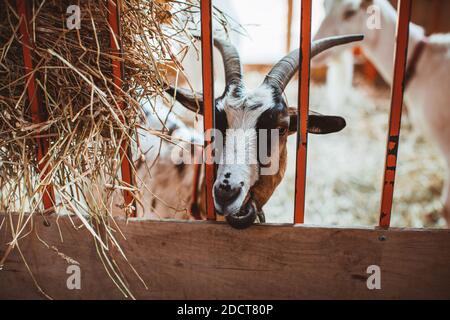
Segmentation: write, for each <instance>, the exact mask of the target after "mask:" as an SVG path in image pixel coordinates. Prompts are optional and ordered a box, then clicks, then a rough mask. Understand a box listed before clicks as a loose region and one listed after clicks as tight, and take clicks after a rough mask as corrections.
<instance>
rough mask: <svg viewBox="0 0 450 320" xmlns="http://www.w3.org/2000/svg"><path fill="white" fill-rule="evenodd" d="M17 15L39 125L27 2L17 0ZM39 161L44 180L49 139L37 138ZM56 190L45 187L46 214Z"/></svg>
mask: <svg viewBox="0 0 450 320" xmlns="http://www.w3.org/2000/svg"><path fill="white" fill-rule="evenodd" d="M16 6H17V13H18V14H19V18H20V25H19V32H20V34H21V36H22V39H21V41H22V54H23V62H24V66H25V73H26V76H25V78H26V85H27V95H28V100H29V102H30V106H31V108H30V109H31V120H32V122H33V123H34V124H39V123H41V122H43V121H44V113H45V110H44V107H43V105H42V101H41V99H40V96H39V91H38V87H37V84H36V77H35V74H34V71H33V70H34V68H33V60H32V57H31V50H32V49H33V48H34V44H33V43H32V39H31V37H30V33H29V27H30V26H29V24H28V23H29V21H31V17H30V13H29V10H28V8H27V1H26V0H17V2H16ZM36 140H37V148H36V154H37V161H38V169H39V172H40V174H41V175H42V176H41V180H44V179H45V177H46V176H47V175H48V173H49V171H50V170H51V168H50V167H49V166H48V165H47V163H46V162H45V161H42V160H43V159H44V158H45V156H46V155H47V152H48V148H49V138H46V137H37V138H36ZM54 199H55V195H54V190H53V186H52V185H47V186H45V187H44V190H43V195H42V202H43V204H44V212H45V213H46V214H49V213H52V212H53V205H54Z"/></svg>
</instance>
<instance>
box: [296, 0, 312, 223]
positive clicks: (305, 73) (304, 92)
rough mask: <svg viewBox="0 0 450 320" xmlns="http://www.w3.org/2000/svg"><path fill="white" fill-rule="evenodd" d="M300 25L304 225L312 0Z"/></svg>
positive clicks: (299, 191) (299, 182)
mask: <svg viewBox="0 0 450 320" xmlns="http://www.w3.org/2000/svg"><path fill="white" fill-rule="evenodd" d="M300 25H301V26H300V28H301V29H300V77H299V81H298V92H299V93H298V114H299V117H298V119H299V120H298V122H299V126H297V128H298V130H297V168H296V173H295V203H294V212H295V216H294V223H303V222H304V221H305V192H306V158H307V144H308V130H307V129H308V113H309V70H310V60H311V0H302V9H301V23H300Z"/></svg>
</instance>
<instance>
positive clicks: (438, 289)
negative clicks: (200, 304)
mask: <svg viewBox="0 0 450 320" xmlns="http://www.w3.org/2000/svg"><path fill="white" fill-rule="evenodd" d="M3 218H4V216H0V225H1V223H2V220H3ZM33 219H34V220H33V222H34V223H33V232H31V233H30V235H28V236H27V237H26V238H24V239H22V240H20V248H21V250H22V253H23V255H24V256H25V257H26V259H27V262H28V265H29V266H30V268H31V270H32V271H33V273H34V275H35V277H36V280H37V281H38V283H39V285H40V286H41V287H42V289H43V290H44V291H45V292H46V293H47V294H48V295H50V296H51V297H53V298H59V299H62V298H64V299H79V298H83V299H107V298H108V299H111V298H123V296H122V295H121V293H120V292H119V290H118V289H117V288H116V287H115V286H114V285H113V283H112V281H111V280H110V279H109V278H108V276H107V275H106V273H105V271H104V268H103V266H102V264H101V263H100V262H99V259H98V257H97V253H96V251H95V248H94V246H93V241H92V237H91V236H90V235H89V234H88V232H87V231H86V230H85V229H81V230H75V229H74V228H73V227H72V225H71V223H70V222H69V220H68V219H67V218H63V217H60V218H59V222H58V224H59V227H60V229H61V233H62V235H63V236H64V242H61V240H60V236H59V230H58V226H57V224H56V223H55V221H56V220H55V219H56V218H54V217H50V218H47V219H48V221H49V222H50V226H48V227H47V226H44V224H43V218H42V217H38V216H36V217H34V218H33ZM117 221H118V225H119V226H120V228H121V229H122V231H123V232H124V235H125V237H126V238H127V241H124V240H122V241H120V243H121V245H122V247H123V248H124V250H125V252H126V254H127V256H128V258H129V260H130V262H131V263H132V264H133V266H134V267H135V268H136V270H137V271H138V272H139V273H140V275H141V276H142V277H143V279H144V280H145V281H146V283H147V284H148V286H149V290H145V288H144V286H143V285H142V284H141V283H140V282H139V281H138V279H137V278H136V277H135V276H134V275H133V273H132V272H128V271H129V268H128V267H127V265H126V264H124V262H123V261H121V259H119V258H118V255H117V253H116V254H115V255H114V256H115V259H116V261H117V263H118V264H119V265H121V266H122V271H123V274H124V275H125V277H126V279H127V282H128V283H129V284H130V286H131V288H132V291H133V293H134V295H135V297H136V298H142V299H315V298H321V299H399V298H406V299H416V298H429V299H431V298H433V299H444V298H445V299H449V298H450V230H406V229H405V230H400V229H389V230H384V229H342V228H316V227H307V226H300V225H299V226H296V227H292V226H287V225H285V226H268V225H264V226H253V227H251V228H249V229H246V230H235V229H233V228H231V227H229V226H228V225H226V224H223V223H218V222H207V221H205V222H158V221H148V220H147V221H143V220H139V219H130V220H129V222H128V224H127V223H126V222H125V221H123V220H117ZM8 223H9V222H6V221H5V222H4V223H3V227H2V229H1V231H0V260H1V258H2V257H3V256H4V254H5V250H6V246H5V243H6V242H8V241H9V240H10V238H9V237H8V235H9V231H7V230H6V229H7V228H8ZM75 223H76V224H79V222H78V221H77V220H75ZM27 230H28V229H27ZM36 235H39V238H40V239H42V240H43V241H45V242H46V243H47V244H48V245H49V246H50V247H51V248H52V247H53V249H48V248H47V247H46V246H45V245H44V244H43V242H41V241H39V240H38V239H37V236H36ZM55 249H57V250H58V252H60V253H63V254H65V255H66V256H69V257H71V258H73V259H75V260H77V261H78V262H79V263H80V268H81V290H68V289H67V287H66V281H67V277H68V276H69V275H68V274H66V269H67V267H68V263H67V261H66V260H64V259H63V258H62V257H61V255H58V254H57V251H56V250H55ZM370 265H378V266H380V268H381V290H368V289H367V285H366V279H367V277H368V274H367V273H366V270H367V267H368V266H370ZM0 288H1V290H0V299H14V298H25V299H31V298H42V297H43V296H42V294H40V293H39V292H38V291H37V289H36V287H35V286H34V284H33V281H32V279H31V278H30V276H29V274H28V273H27V271H26V268H25V266H24V264H23V263H22V260H21V258H20V255H19V253H18V251H17V250H13V251H12V252H11V254H10V255H9V256H8V258H7V259H6V262H5V264H4V267H3V270H2V271H0Z"/></svg>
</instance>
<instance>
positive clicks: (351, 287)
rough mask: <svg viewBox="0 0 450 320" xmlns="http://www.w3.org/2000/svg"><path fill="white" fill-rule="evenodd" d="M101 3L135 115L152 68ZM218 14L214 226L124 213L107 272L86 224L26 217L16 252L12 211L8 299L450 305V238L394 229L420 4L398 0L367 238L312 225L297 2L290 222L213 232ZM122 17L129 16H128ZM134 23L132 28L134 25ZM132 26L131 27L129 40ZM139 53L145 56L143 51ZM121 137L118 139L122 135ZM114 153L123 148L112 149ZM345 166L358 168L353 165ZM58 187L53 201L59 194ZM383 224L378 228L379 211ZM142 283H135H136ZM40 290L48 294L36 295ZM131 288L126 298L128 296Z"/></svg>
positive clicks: (205, 55) (207, 144) (119, 91)
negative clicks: (379, 169)
mask: <svg viewBox="0 0 450 320" xmlns="http://www.w3.org/2000/svg"><path fill="white" fill-rule="evenodd" d="M0 1H1V0H0ZM105 1H108V5H107V6H108V8H109V15H108V20H109V25H110V26H111V30H109V32H110V33H109V36H110V42H109V44H103V46H106V47H108V48H109V49H111V48H112V49H113V52H112V54H109V53H107V54H105V56H106V57H108V58H110V57H111V56H112V59H110V60H111V61H110V62H109V60H108V62H105V63H104V64H105V65H106V67H110V63H111V64H112V68H108V71H109V72H111V71H112V72H113V77H111V76H110V78H111V79H113V81H112V82H113V84H114V90H113V91H114V97H113V100H114V101H115V102H116V104H115V105H114V106H120V108H119V109H121V108H125V107H126V106H130V107H131V106H133V105H132V104H127V103H125V99H124V98H125V94H124V93H125V92H127V90H126V89H124V88H127V86H128V85H130V83H131V81H132V80H130V83H127V80H128V79H133V77H130V74H129V72H130V73H133V72H135V74H134V76H136V77H139V71H140V70H139V69H140V68H145V63H144V62H145V59H144V58H143V61H144V62H142V63H140V64H136V65H133V67H130V66H129V65H128V64H127V63H124V61H125V62H127V61H128V63H129V64H133V59H129V60H126V59H127V55H126V53H124V52H122V50H125V52H127V51H126V50H127V49H129V48H128V46H127V45H125V43H127V44H128V42H129V41H124V44H122V40H123V39H121V38H122V37H125V36H128V35H130V29H131V30H133V28H132V27H131V26H130V25H127V24H124V25H123V26H122V27H123V29H122V30H128V32H127V33H125V32H124V34H123V35H121V32H120V25H119V23H118V22H119V20H120V3H122V4H124V3H128V2H126V1H121V0H114V1H113V0H105ZM25 2H26V1H25V0H17V5H18V9H19V10H18V11H19V12H20V14H21V20H20V21H21V23H20V32H21V34H22V38H23V39H22V43H23V52H24V60H25V67H26V70H27V71H28V73H27V85H28V88H27V89H28V90H27V92H28V96H29V99H30V102H31V103H32V105H33V109H32V110H33V121H34V122H37V121H41V120H42V119H41V118H40V116H41V113H40V110H39V103H38V100H37V99H38V95H37V94H36V91H37V88H36V85H35V84H34V81H35V79H34V74H33V73H32V72H31V70H32V69H33V68H32V67H33V66H32V65H31V58H30V54H31V51H32V50H31V48H32V44H31V43H29V42H27V41H29V35H28V33H27V30H26V23H25V21H29V19H27V15H26V12H25V9H24V8H25ZM99 3H101V4H106V2H99ZM142 3H145V4H148V3H147V2H142ZM152 3H153V2H152ZM154 3H155V4H156V3H163V4H167V1H165V0H161V1H156V0H155V2H154ZM133 4H134V5H131V7H133V8H132V9H131V10H129V12H134V13H136V12H137V11H138V10H133V9H135V8H134V7H135V6H136V7H139V6H140V5H141V2H139V1H136V2H133ZM212 4H213V0H201V2H200V10H201V13H200V15H201V23H200V24H201V40H202V43H201V50H202V52H201V65H202V78H203V102H204V105H203V120H204V130H205V136H204V148H203V150H204V151H203V152H204V154H203V158H204V160H205V166H204V169H205V180H204V182H205V183H204V184H205V188H206V190H205V191H206V215H207V217H206V218H207V220H208V221H194V220H190V221H173V220H158V221H156V220H150V219H146V218H142V217H136V218H135V217H133V215H134V212H130V213H127V214H126V217H125V215H123V214H122V215H123V216H120V217H117V216H116V217H111V216H108V218H109V219H110V220H107V222H108V223H106V224H105V228H104V230H103V231H104V233H105V234H116V235H118V236H117V241H116V240H115V239H116V237H114V242H113V241H110V242H107V243H106V242H105V243H106V244H107V245H102V249H101V250H102V253H103V255H104V257H105V256H106V255H108V257H111V259H108V260H107V261H106V262H105V261H103V258H104V257H103V258H102V257H100V259H99V256H98V254H97V250H98V247H96V246H99V245H100V243H99V241H98V239H96V240H95V239H94V237H93V236H92V234H91V233H90V230H89V227H90V225H89V224H84V226H83V224H82V223H80V220H82V219H83V217H81V218H80V217H73V216H68V217H62V216H56V215H55V214H54V215H51V216H45V217H42V216H41V215H40V214H35V213H31V214H30V215H29V216H32V218H33V219H32V220H31V217H30V220H31V221H32V223H31V226H30V227H29V229H30V231H29V232H28V229H27V230H26V232H27V236H21V235H20V234H19V235H20V239H16V240H17V241H16V242H14V244H15V245H16V246H17V250H11V247H12V245H11V243H12V240H11V238H10V237H9V235H8V234H7V231H10V232H11V233H12V234H14V235H16V234H17V233H16V230H15V229H16V225H15V223H16V224H17V225H18V226H20V227H22V228H23V229H26V228H25V227H23V226H22V225H21V224H20V223H19V222H17V221H23V220H25V219H26V218H24V214H22V215H17V214H15V213H12V212H8V211H7V210H6V211H7V212H6V213H0V288H1V289H0V298H8V299H11V298H28V299H29V298H42V297H43V294H42V293H43V291H44V289H45V293H48V294H49V295H48V296H51V297H56V298H66V299H119V298H130V297H131V298H134V297H136V298H141V299H142V298H145V299H399V298H409V299H418V298H426V299H432V298H437V299H449V298H450V230H448V229H445V230H438V229H401V228H392V227H390V216H391V209H392V197H393V192H394V178H395V169H396V164H397V152H398V142H399V134H400V118H401V110H402V102H403V89H404V78H405V65H406V58H407V46H408V41H407V40H408V23H409V19H410V10H411V5H412V0H399V4H398V8H399V12H398V17H397V19H398V23H397V39H396V50H395V72H394V82H393V86H392V99H391V116H390V121H389V133H388V145H387V154H386V167H385V170H384V184H383V193H382V201H381V215H380V221H379V225H378V226H373V227H362V228H355V227H346V228H342V227H334V226H327V227H324V226H310V225H309V226H308V225H306V224H304V221H305V192H306V179H305V178H306V174H307V145H308V133H307V132H308V131H307V130H308V114H309V89H310V88H309V86H310V58H311V11H312V0H302V1H301V22H300V25H301V30H300V50H299V54H300V71H299V84H298V106H297V111H298V113H299V116H298V117H297V121H298V123H297V128H298V130H297V149H296V161H297V162H296V178H295V206H294V223H293V224H292V223H290V224H284V225H280V224H255V225H253V226H251V227H249V228H248V229H245V230H237V229H234V228H231V227H230V225H228V224H225V223H221V222H216V221H214V220H216V212H215V208H214V199H213V183H214V181H215V164H214V161H213V160H214V159H213V158H214V156H215V155H214V154H213V148H212V147H213V146H214V137H213V136H212V135H211V129H213V128H214V127H215V115H214V111H215V109H214V106H215V101H214V89H213V88H214V78H213V30H212V29H213V28H212V22H213V20H212V19H213V6H212ZM122 8H123V7H122ZM128 9H130V7H128ZM124 11H125V10H124ZM163 11H164V10H163ZM169 13H170V12H169ZM122 14H123V16H126V13H125V12H123V13H122ZM165 14H167V13H164V14H162V16H164V17H166V15H165ZM152 18H153V17H151V18H150V19H152ZM130 24H131V25H132V26H134V24H133V23H130ZM125 26H127V27H128V28H127V29H125ZM147 27H148V28H149V29H150V28H151V27H150V26H147ZM0 31H1V29H0ZM105 31H107V30H106V29H104V30H103V32H104V33H103V34H106V35H107V33H106V32H105ZM180 33H182V32H181V31H180ZM131 34H133V32H131ZM142 34H143V33H141V35H142ZM105 37H106V36H105ZM129 38H133V37H132V36H131V37H129ZM124 39H128V38H124ZM133 39H134V38H133ZM128 40H129V39H128ZM130 42H131V41H130ZM80 43H81V41H80ZM122 45H124V47H122ZM110 47H111V48H110ZM134 49H136V48H134ZM138 49H142V48H141V47H139V46H138ZM130 50H131V49H130ZM136 51H138V52H140V50H136ZM134 53H136V52H135V51H134ZM139 57H140V58H142V57H141V56H139ZM164 57H165V55H164ZM128 58H129V57H128ZM170 59H171V60H172V61H170V62H168V64H169V63H171V62H172V63H177V62H178V61H177V59H176V58H175V56H174V55H170ZM106 60H107V59H106ZM162 60H163V59H162ZM0 62H1V61H0ZM165 62H167V61H165ZM147 71H148V70H147ZM155 78H157V79H158V80H159V74H158V75H156V76H155V75H154V74H152V73H150V72H149V73H148V74H147V75H146V80H148V79H150V80H154V79H155ZM141 80H142V79H141ZM138 82H139V81H138ZM89 84H90V83H89ZM137 88H139V86H137ZM0 89H1V86H0ZM153 89H154V88H153ZM283 89H284V88H283ZM148 91H149V92H150V91H151V90H150V89H149V90H148ZM154 91H156V92H157V94H158V95H162V94H163V91H164V88H161V87H158V88H157V90H154ZM127 94H129V92H127ZM146 94H148V92H146ZM131 100H132V99H130V101H131ZM137 105H138V104H137ZM138 107H139V105H138ZM119 111H122V110H119ZM119 113H120V112H119ZM0 119H1V118H0ZM120 120H121V121H123V122H124V123H126V129H127V130H126V131H127V132H125V131H122V132H121V135H120V139H122V140H120V141H121V143H120V150H119V154H120V161H121V165H120V166H119V167H120V170H121V173H122V180H123V181H124V182H125V186H122V188H121V189H120V190H121V191H124V198H125V206H128V207H129V208H133V210H135V206H136V204H135V203H134V202H135V201H136V202H137V201H138V199H139V198H135V197H134V195H133V194H132V193H131V192H130V191H129V190H128V188H126V187H127V186H130V190H131V189H132V187H133V188H134V187H135V186H134V184H135V182H136V181H135V179H137V177H138V176H136V177H134V175H133V173H134V171H133V170H134V166H133V163H132V159H133V158H132V155H131V147H130V146H131V145H132V141H134V139H133V136H132V135H133V134H134V132H132V131H133V126H136V127H137V126H138V125H139V124H137V123H132V124H131V125H130V124H129V123H128V122H127V120H130V119H127V117H126V116H124V117H121V118H120ZM119 124H120V123H119ZM118 127H120V128H122V127H121V126H120V125H118ZM310 132H312V131H310ZM136 139H137V138H136ZM43 141H44V140H43V139H42V138H40V139H39V140H38V142H39V144H40V146H39V150H40V151H39V152H41V153H40V155H39V157H40V163H44V162H45V161H42V159H44V160H45V152H46V149H45V143H44V142H43ZM383 141H384V140H383ZM41 144H42V146H41ZM0 147H1V145H0ZM118 148H119V146H117V145H116V146H115V148H114V149H118ZM116 151H117V150H116ZM348 156H349V157H351V154H349V155H348ZM40 168H42V170H43V174H45V166H43V165H41V166H40ZM118 170H119V169H118ZM186 177H187V176H186ZM189 179H190V178H189ZM317 179H320V176H319V177H317ZM136 184H137V182H136ZM54 186H55V190H57V189H56V184H55V185H54ZM49 190H51V186H49ZM194 194H195V193H194ZM44 195H45V194H44ZM47 195H48V196H47V198H45V197H44V199H43V201H44V204H45V202H46V205H45V207H46V208H45V209H46V210H48V209H49V208H50V207H51V205H52V200H51V192H50V191H49V192H48V193H47ZM144 209H145V210H147V209H148V208H144ZM375 217H378V211H377V212H376V213H375ZM102 218H103V216H102ZM92 219H95V217H94V218H92ZM44 222H46V224H44ZM74 226H75V227H76V228H74ZM9 229H12V230H9ZM17 229H19V228H17ZM119 235H120V236H119ZM101 239H103V238H101ZM119 244H120V246H119ZM125 252H126V253H127V255H125V254H124V253H125ZM24 256H27V257H29V261H28V263H23V261H25V259H24ZM105 263H109V264H110V265H109V267H108V268H105V265H104V264H105ZM74 265H75V266H78V267H79V268H82V273H81V275H82V276H81V277H82V278H81V279H82V286H81V287H80V289H79V290H69V289H68V286H67V283H68V282H69V280H68V276H69V274H68V272H67V270H68V267H70V266H74ZM125 266H126V267H127V268H129V266H132V268H133V274H134V275H131V274H130V273H127V272H122V271H121V269H122V267H125ZM371 267H378V268H379V270H380V272H381V287H380V288H371V287H370V285H369V276H370V272H369V271H370V270H372V269H371ZM105 269H106V270H105ZM31 270H33V271H35V274H36V275H35V276H30V274H31V275H32V272H31ZM108 270H113V271H115V272H117V273H118V274H119V275H120V277H117V278H118V279H119V280H120V281H121V282H120V284H119V285H118V284H117V283H115V282H114V279H115V278H112V277H110V276H109V275H107V274H106V272H108ZM105 271H106V272H105ZM135 275H139V277H136V276H135ZM132 276H133V277H134V278H132ZM141 277H142V278H141ZM137 278H139V279H138V280H137V281H136V279H137ZM142 279H144V280H145V281H147V280H148V283H149V286H148V287H147V286H145V285H142V283H143V282H144V281H142ZM112 280H113V281H112ZM133 280H134V281H133ZM38 282H39V284H40V286H41V287H42V290H41V288H39V290H36V287H38V286H37V283H38ZM121 288H122V289H121ZM123 288H126V290H125V292H126V294H125V293H124V290H123ZM131 292H132V294H131ZM48 296H47V295H45V297H48Z"/></svg>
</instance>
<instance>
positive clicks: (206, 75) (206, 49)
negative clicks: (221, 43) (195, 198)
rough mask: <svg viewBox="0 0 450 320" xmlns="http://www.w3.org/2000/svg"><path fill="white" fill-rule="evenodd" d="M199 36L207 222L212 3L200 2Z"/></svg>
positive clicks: (211, 208) (209, 213)
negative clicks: (200, 43) (200, 40)
mask: <svg viewBox="0 0 450 320" xmlns="http://www.w3.org/2000/svg"><path fill="white" fill-rule="evenodd" d="M200 10H201V36H202V78H203V101H204V111H203V126H204V130H205V149H204V150H205V158H206V163H205V182H206V183H205V185H206V213H207V218H208V220H215V219H216V214H215V211H214V201H213V194H212V188H213V183H214V163H213V161H212V160H213V155H212V148H211V147H208V146H209V145H210V144H211V135H210V131H211V129H213V127H214V81H213V80H214V78H213V77H214V75H213V35H212V3H211V0H201V2H200Z"/></svg>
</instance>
